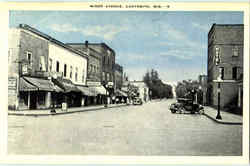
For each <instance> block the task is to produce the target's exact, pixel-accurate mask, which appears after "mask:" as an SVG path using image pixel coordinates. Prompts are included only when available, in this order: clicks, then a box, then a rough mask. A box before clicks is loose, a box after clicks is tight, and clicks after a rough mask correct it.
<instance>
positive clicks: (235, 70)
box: [232, 67, 237, 80]
mask: <svg viewBox="0 0 250 166" xmlns="http://www.w3.org/2000/svg"><path fill="white" fill-rule="evenodd" d="M232 74H233V76H232V77H233V80H236V79H237V67H233V72H232Z"/></svg>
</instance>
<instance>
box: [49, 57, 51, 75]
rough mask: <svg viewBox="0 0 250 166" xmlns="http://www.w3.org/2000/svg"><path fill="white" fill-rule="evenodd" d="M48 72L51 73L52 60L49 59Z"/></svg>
mask: <svg viewBox="0 0 250 166" xmlns="http://www.w3.org/2000/svg"><path fill="white" fill-rule="evenodd" d="M49 71H50V72H51V71H52V59H51V58H50V59H49Z"/></svg>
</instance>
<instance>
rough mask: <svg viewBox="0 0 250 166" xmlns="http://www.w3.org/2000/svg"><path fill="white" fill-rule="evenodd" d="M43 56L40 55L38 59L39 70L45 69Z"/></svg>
mask: <svg viewBox="0 0 250 166" xmlns="http://www.w3.org/2000/svg"><path fill="white" fill-rule="evenodd" d="M45 68H46V67H45V58H44V56H40V61H39V70H40V71H45Z"/></svg>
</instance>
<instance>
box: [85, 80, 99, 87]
mask: <svg viewBox="0 0 250 166" xmlns="http://www.w3.org/2000/svg"><path fill="white" fill-rule="evenodd" d="M87 85H88V86H101V82H92V81H87Z"/></svg>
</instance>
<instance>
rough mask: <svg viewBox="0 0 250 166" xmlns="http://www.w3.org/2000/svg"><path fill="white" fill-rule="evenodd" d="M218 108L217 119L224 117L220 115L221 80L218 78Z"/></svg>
mask: <svg viewBox="0 0 250 166" xmlns="http://www.w3.org/2000/svg"><path fill="white" fill-rule="evenodd" d="M217 92H218V110H217V116H216V119H222V117H221V115H220V80H218V89H217Z"/></svg>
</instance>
